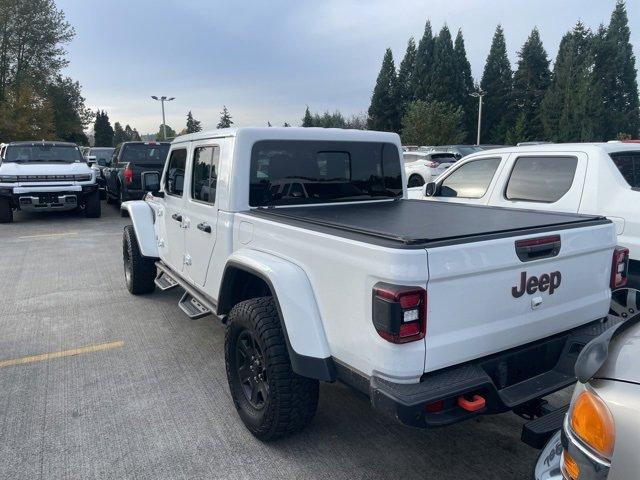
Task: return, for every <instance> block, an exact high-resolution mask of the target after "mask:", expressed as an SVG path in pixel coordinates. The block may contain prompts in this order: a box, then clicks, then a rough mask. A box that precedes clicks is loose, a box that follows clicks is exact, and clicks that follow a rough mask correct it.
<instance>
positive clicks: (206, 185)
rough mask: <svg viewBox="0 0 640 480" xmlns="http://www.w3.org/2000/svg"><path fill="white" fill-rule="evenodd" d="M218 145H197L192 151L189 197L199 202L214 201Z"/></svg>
mask: <svg viewBox="0 0 640 480" xmlns="http://www.w3.org/2000/svg"><path fill="white" fill-rule="evenodd" d="M219 157H220V147H217V146H206V147H198V148H196V150H195V152H194V153H193V172H192V176H191V177H192V181H191V198H192V199H194V200H197V201H199V202H204V203H210V204H212V205H213V204H214V203H215V202H216V183H217V181H218V159H219Z"/></svg>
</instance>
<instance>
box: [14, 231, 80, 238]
mask: <svg viewBox="0 0 640 480" xmlns="http://www.w3.org/2000/svg"><path fill="white" fill-rule="evenodd" d="M77 234H78V232H65V233H46V234H42V235H24V236H22V237H18V238H20V239H24V238H47V237H65V236H67V235H77Z"/></svg>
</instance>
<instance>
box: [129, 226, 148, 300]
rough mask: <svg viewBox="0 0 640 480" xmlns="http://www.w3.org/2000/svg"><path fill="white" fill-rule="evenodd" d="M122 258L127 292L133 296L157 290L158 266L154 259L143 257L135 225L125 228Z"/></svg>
mask: <svg viewBox="0 0 640 480" xmlns="http://www.w3.org/2000/svg"><path fill="white" fill-rule="evenodd" d="M122 258H123V261H124V278H125V282H126V284H127V290H129V292H130V293H132V294H133V295H140V294H142V293H151V292H153V290H154V289H155V287H156V286H155V278H156V265H155V261H154V259H152V258H148V257H143V256H142V254H141V253H140V246H139V245H138V239H137V238H136V232H135V230H134V229H133V225H127V226H126V227H124V233H123V236H122Z"/></svg>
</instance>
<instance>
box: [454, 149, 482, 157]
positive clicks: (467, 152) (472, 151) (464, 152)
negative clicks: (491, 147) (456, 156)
mask: <svg viewBox="0 0 640 480" xmlns="http://www.w3.org/2000/svg"><path fill="white" fill-rule="evenodd" d="M458 150H460V153H461V154H462V156H463V157H466V156H467V155H471V154H472V153H476V152H481V151H482V148H480V147H458Z"/></svg>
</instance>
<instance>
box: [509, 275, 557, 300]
mask: <svg viewBox="0 0 640 480" xmlns="http://www.w3.org/2000/svg"><path fill="white" fill-rule="evenodd" d="M561 282H562V274H561V273H560V272H551V273H543V274H542V275H540V278H538V277H536V276H535V275H532V276H531V277H529V278H527V272H522V273H521V274H520V285H515V286H514V287H512V288H511V295H513V297H514V298H520V297H521V296H522V295H524V294H525V292H526V293H528V294H529V295H532V294H534V293H536V292H538V291H540V292H546V291H547V290H549V295H553V292H555V291H556V290H557V289H558V287H559V286H560V283H561Z"/></svg>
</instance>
